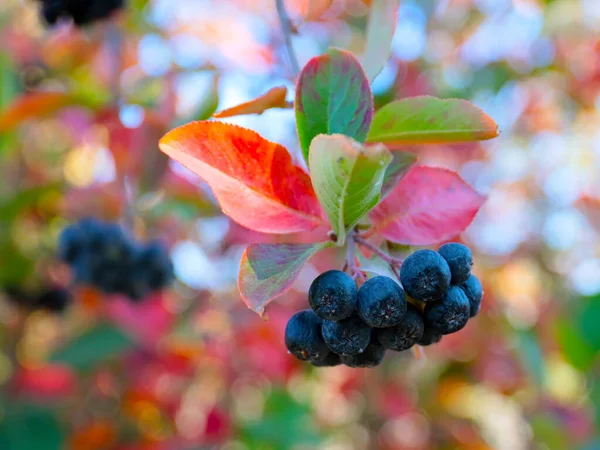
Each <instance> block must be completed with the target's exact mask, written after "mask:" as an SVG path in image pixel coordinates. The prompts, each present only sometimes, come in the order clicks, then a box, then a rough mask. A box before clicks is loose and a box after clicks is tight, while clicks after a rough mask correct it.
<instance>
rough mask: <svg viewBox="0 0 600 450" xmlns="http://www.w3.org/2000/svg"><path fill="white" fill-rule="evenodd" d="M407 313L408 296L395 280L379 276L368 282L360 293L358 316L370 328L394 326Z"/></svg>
mask: <svg viewBox="0 0 600 450" xmlns="http://www.w3.org/2000/svg"><path fill="white" fill-rule="evenodd" d="M405 313H406V295H405V294H404V290H403V289H402V288H401V287H400V286H399V285H398V284H397V283H396V282H394V280H392V279H391V278H388V277H384V276H377V277H374V278H371V279H370V280H368V281H367V282H366V283H365V284H363V285H362V286H361V288H360V290H359V291H358V315H359V316H360V318H361V319H362V320H363V321H364V322H365V323H366V324H367V325H369V326H371V327H374V328H385V327H391V326H394V325H396V324H398V323H400V321H401V320H402V318H403V317H404V314H405Z"/></svg>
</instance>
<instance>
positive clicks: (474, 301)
mask: <svg viewBox="0 0 600 450" xmlns="http://www.w3.org/2000/svg"><path fill="white" fill-rule="evenodd" d="M460 288H461V289H462V290H463V292H464V293H465V295H466V296H467V299H468V300H469V305H470V317H475V316H476V315H477V314H478V313H479V309H480V308H481V299H482V298H483V287H482V286H481V281H479V278H477V277H476V276H475V275H471V276H470V277H469V279H468V280H467V281H466V282H464V283H463V284H461V285H460Z"/></svg>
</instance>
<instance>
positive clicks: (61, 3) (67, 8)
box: [40, 0, 124, 26]
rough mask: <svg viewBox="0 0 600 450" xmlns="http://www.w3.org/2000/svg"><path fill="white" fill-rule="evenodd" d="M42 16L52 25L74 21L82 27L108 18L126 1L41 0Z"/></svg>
mask: <svg viewBox="0 0 600 450" xmlns="http://www.w3.org/2000/svg"><path fill="white" fill-rule="evenodd" d="M40 1H41V2H42V11H41V12H42V16H43V17H44V20H45V21H46V22H47V23H49V24H50V25H54V24H55V23H56V22H57V21H58V20H60V19H73V22H75V24H76V25H78V26H82V25H87V24H89V23H92V22H95V21H96V20H100V19H104V18H106V17H108V16H109V15H110V14H111V13H112V12H113V11H116V10H117V9H120V8H122V7H123V4H124V0H40Z"/></svg>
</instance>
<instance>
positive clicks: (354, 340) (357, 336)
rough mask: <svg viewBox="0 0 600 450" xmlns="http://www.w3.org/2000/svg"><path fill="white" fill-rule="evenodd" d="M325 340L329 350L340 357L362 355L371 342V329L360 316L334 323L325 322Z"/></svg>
mask: <svg viewBox="0 0 600 450" xmlns="http://www.w3.org/2000/svg"><path fill="white" fill-rule="evenodd" d="M323 339H324V340H325V343H326V344H327V346H328V347H329V349H330V350H331V351H332V352H334V353H337V354H338V355H356V354H358V353H362V352H363V351H364V350H365V348H367V345H369V341H370V340H371V328H370V327H369V326H368V325H367V324H366V323H364V322H363V321H362V320H360V318H359V317H358V316H350V317H348V318H347V319H344V320H340V321H339V322H333V321H331V320H324V321H323Z"/></svg>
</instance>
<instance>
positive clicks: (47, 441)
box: [0, 405, 65, 450]
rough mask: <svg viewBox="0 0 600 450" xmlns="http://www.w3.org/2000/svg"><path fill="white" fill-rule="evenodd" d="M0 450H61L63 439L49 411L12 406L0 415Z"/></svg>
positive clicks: (26, 406)
mask: <svg viewBox="0 0 600 450" xmlns="http://www.w3.org/2000/svg"><path fill="white" fill-rule="evenodd" d="M2 412H3V413H4V414H5V416H4V417H3V418H1V420H2V421H1V422H0V448H2V449H5V450H13V449H14V450H41V449H43V450H61V449H62V448H63V445H64V440H65V439H64V435H63V432H62V430H61V428H60V424H59V423H58V420H57V418H56V417H55V415H54V414H53V413H52V411H51V410H49V409H43V408H39V407H35V406H32V405H14V406H13V407H11V408H8V409H7V410H3V411H2Z"/></svg>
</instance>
